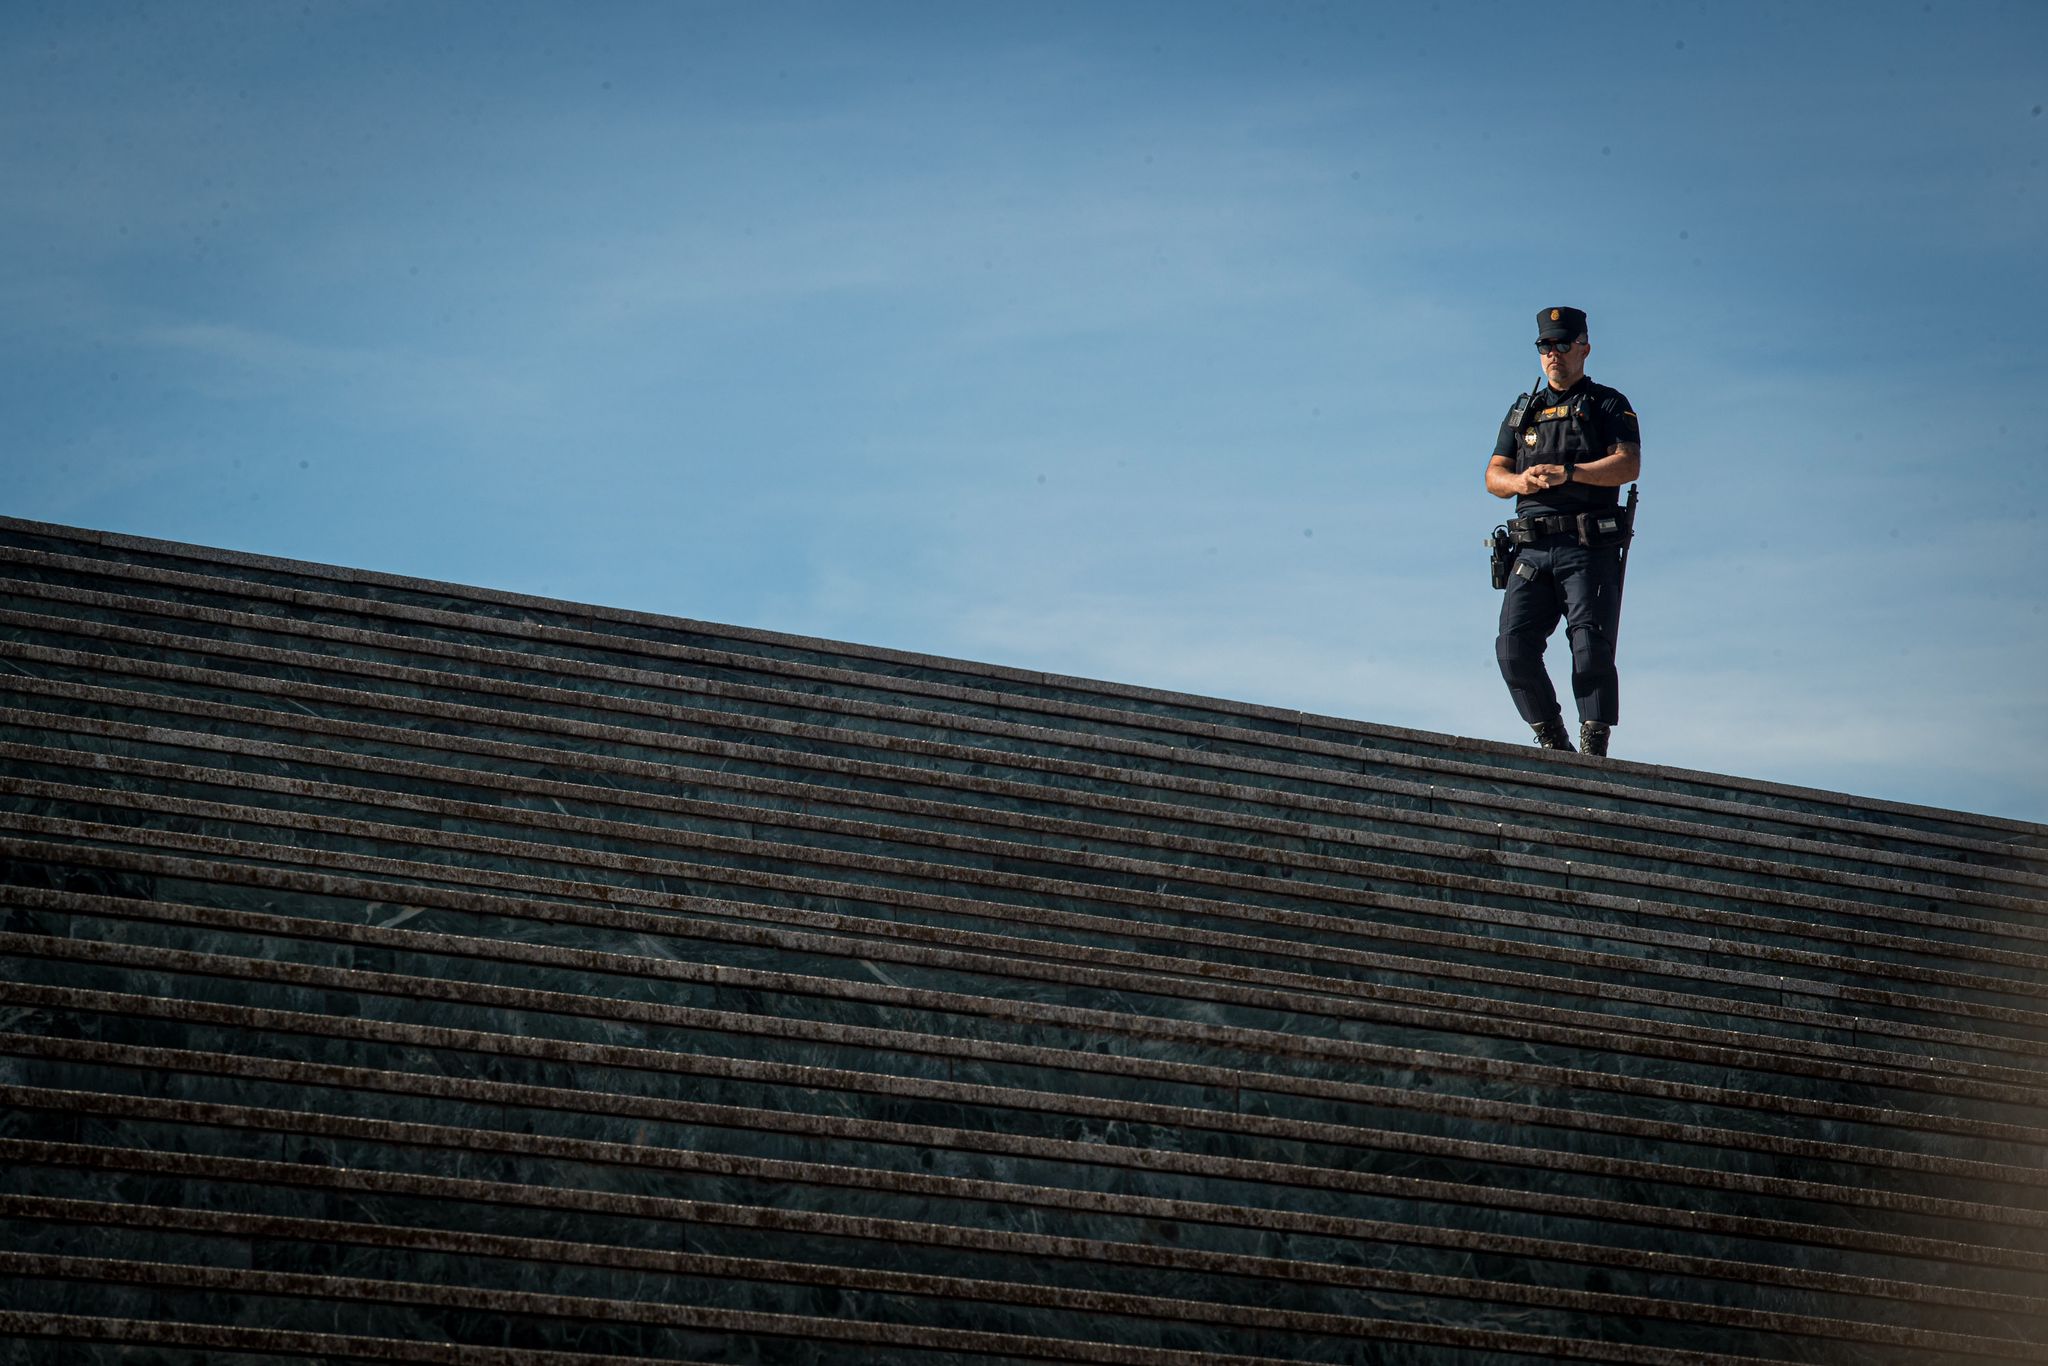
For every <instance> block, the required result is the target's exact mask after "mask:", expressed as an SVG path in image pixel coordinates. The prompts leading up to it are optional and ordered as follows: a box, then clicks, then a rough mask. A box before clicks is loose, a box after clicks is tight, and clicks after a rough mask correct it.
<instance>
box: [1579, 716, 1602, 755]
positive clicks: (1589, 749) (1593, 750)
mask: <svg viewBox="0 0 2048 1366" xmlns="http://www.w3.org/2000/svg"><path fill="white" fill-rule="evenodd" d="M1607 730H1608V727H1607V723H1606V722H1604V721H1581V722H1579V750H1580V752H1581V753H1585V754H1591V755H1593V756H1594V757H1595V758H1599V759H1605V758H1606V757H1607Z"/></svg>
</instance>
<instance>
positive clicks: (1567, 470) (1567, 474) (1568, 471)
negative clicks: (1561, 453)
mask: <svg viewBox="0 0 2048 1366" xmlns="http://www.w3.org/2000/svg"><path fill="white" fill-rule="evenodd" d="M1564 481H1565V483H1567V484H1569V483H1571V481H1572V465H1571V462H1570V461H1566V462H1565V466H1564Z"/></svg>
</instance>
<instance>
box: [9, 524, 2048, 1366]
mask: <svg viewBox="0 0 2048 1366" xmlns="http://www.w3.org/2000/svg"><path fill="white" fill-rule="evenodd" d="M0 867H4V877H0V1362H46V1361H48V1362H55V1361H63V1362H135V1361H148V1362H152V1363H155V1362H164V1363H181V1364H182V1363H187V1362H195V1363H196V1362H212V1361H220V1360H232V1361H238V1362H246V1361H277V1362H305V1361H309V1360H319V1361H402V1362H436V1363H443V1362H445V1363H458V1362H459V1363H465V1366H467V1364H468V1363H491V1364H492V1366H498V1364H499V1363H503V1364H504V1366H568V1364H569V1363H583V1362H591V1363H596V1362H626V1361H632V1362H645V1361H647V1360H650V1359H654V1360H692V1361H718V1362H761V1363H770V1362H773V1363H784V1362H816V1363H831V1364H832V1366H840V1364H841V1363H854V1364H858V1366H868V1364H870V1363H873V1364H876V1366H879V1364H881V1363H890V1364H891V1366H894V1364H895V1363H904V1364H905V1366H920V1364H934V1363H942V1362H973V1363H989V1364H993V1366H1001V1364H1002V1363H1011V1362H1048V1361H1050V1362H1062V1363H1066V1362H1075V1363H1082V1362H1085V1363H1132V1364H1143V1366H1153V1364H1155V1363H1157V1364H1159V1366H1164V1364H1165V1363H1187V1364H1189V1366H1193V1364H1195V1363H1202V1364H1203V1366H1211V1364H1214V1366H1221V1363H1280V1362H1286V1363H1304V1362H1318V1363H1323V1362H1329V1363H1336V1362H1373V1363H1381V1362H1390V1363H1391V1362H1399V1363H1408V1362H1413V1363H1427V1364H1428V1366H1446V1364H1447V1363H1466V1362H1471V1363H1487V1364H1488V1366H1512V1363H1519V1362H1539V1361H1545V1362H1547V1361H1558V1360H1568V1361H1596V1362H1630V1363H1672V1364H1673V1366H1678V1364H1680V1363H1704V1362H1710V1361H1713V1362H1725V1361H1733V1360H1761V1361H1788V1362H1844V1363H1858V1364H1859V1366H1861V1364H1863V1363H1872V1364H1874V1366H1888V1364H1889V1363H1936V1362H1941V1363H1948V1362H1973V1363H1974V1362H2007V1361H2012V1362H2041V1361H2048V1160H2044V1159H2048V1143H2044V1136H2048V1128H2044V1125H2048V827H2042V826H2038V825H2029V824H2025V823H2021V822H2016V821H2009V820H2000V819H1994V818H1991V817H1984V816H1972V815H1967V814H1963V813H1958V812H1949V811H1937V810H1931V809H1926V808H1920V807H1912V806H1905V805H1901V804H1897V803H1891V802H1882V801H1875V800H1868V799H1863V798H1857V797H1853V796H1845V795H1842V794H1837V793H1827V792H1818V791H1811V790H1805V789H1797V788H1789V787H1784V786H1780V785H1773V784H1767V783H1759V782H1750V781H1746V780H1743V779H1740V778H1732V777H1723V776H1719V775H1714V774H1707V773H1698V772H1690V771H1683V770H1678V769H1670V768H1660V767H1655V766H1651V765H1646V764H1639V763H1632V762H1628V761H1626V760H1620V761H1613V762H1604V763H1603V762H1599V761H1594V760H1587V759H1583V758H1580V757H1578V756H1555V755H1549V754H1544V753H1540V752H1537V751H1535V750H1533V749H1528V748H1520V747H1513V746H1505V745H1498V744H1493V743H1489V742H1484V741H1476V740H1469V739H1460V738H1456V737H1451V736H1444V735H1434V734H1428V733H1424V732H1418V731H1406V730H1398V729H1393V728H1389V727H1384V726H1374V725H1367V724H1362V723H1356V722H1350V721H1343V720H1339V719H1335V718H1330V717H1318V716H1310V715H1304V714H1300V713H1296V712H1287V711H1280V710H1275V709H1272V708H1265V707H1257V706H1250V705H1245V704H1240V703H1233V702H1226V701H1219V700H1216V699H1210V698H1198V697H1188V696H1181V695H1177V694H1170V693H1163V692H1156V691H1150V690H1146V689H1142V688H1133V687H1125V686H1119V685H1115V684H1109V683H1100V682H1093V681H1088V680H1082V679H1072V678H1061V677H1055V676H1051V675H1045V674H1037V673H1031V672H1027V671H1022V670H1015V669H1004V668H997V667H993V666H987V665H979V664H972V663H965V662H962V661H958V660H949V659H937V658H929V657H923V656H917V655H910V654H904V653H901V652H895V651H886V650H878V649H867V648H863V647H860V646H854V645H846V644H841V643H836V642H828V641H819V640H808V639H801V638H796V637H790V636H784V635H776V634H773V633H769V632H761V631H750V630H743V629H738V628H732V627H723V626H714V625H709V624H705V623H701V622H693V621H684V620H678V619H672V618H666V617H657V616H651V615H646V614H640V613H633V612H625V611H614V610H607V609H603V608H596V607H587V606H581V605H576V604H570V603H562V602H553V601H548V600H543V599H537V598H529V597H523V596H519V595H514V594H508V593H497V592H490V591H486V590H481V589H473V588H463V587H457V586H453V585H448V584H439V583H429V582H422V581H418V580H409V579H402V578H395V577H392V576H389V575H383V574H374V573H367V572H361V571H356V570H347V569H337V568H332V567H328V566H322V565H312V564H300V563H294V562H288V561H281V560H274V559H266V558H260V557H255V556H249V555H241V554H236V553H232V552H228V551H222V550H212V549H206V548H201V547H195V546H184V545H175V544H170V543H165V542H158V541H145V540H139V539H136V538H131V537H124V536H114V535H108V534H104V533H99V532H92V531H84V530H78V529H74V528H66V527H57V526H49V525H43V524H38V523H32V522H24V521H17V520H11V519H0Z"/></svg>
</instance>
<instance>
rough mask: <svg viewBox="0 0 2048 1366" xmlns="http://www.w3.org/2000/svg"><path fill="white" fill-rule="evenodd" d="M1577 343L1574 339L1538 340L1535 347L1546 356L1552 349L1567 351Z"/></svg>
mask: <svg viewBox="0 0 2048 1366" xmlns="http://www.w3.org/2000/svg"><path fill="white" fill-rule="evenodd" d="M1577 345H1578V342H1576V341H1540V342H1537V343H1536V349H1537V350H1538V351H1541V352H1542V353H1543V354H1544V355H1546V356H1547V355H1549V354H1550V353H1551V352H1553V351H1569V350H1571V349H1572V348H1573V347H1574V346H1577Z"/></svg>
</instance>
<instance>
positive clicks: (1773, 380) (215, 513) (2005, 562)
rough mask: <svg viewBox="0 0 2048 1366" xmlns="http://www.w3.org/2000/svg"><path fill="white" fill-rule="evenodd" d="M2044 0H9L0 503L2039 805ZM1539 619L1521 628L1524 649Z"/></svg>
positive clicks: (2047, 67) (1740, 768) (2046, 238)
mask: <svg viewBox="0 0 2048 1366" xmlns="http://www.w3.org/2000/svg"><path fill="white" fill-rule="evenodd" d="M2044 102H2048V6H2044V5H2041V4H2039V3H2035V2H2034V0H2027V2H2026V3H2009V4H1999V3H1978V4H1957V3H1933V4H1922V3H1910V4H1899V5H1888V4H1856V5H1847V4H1843V5H1829V4H1819V3H1813V4H1770V5H1761V4H1759V5H1745V4H1654V3H1638V4H1627V5H1614V6H1604V5H1574V6H1566V7H1555V8H1552V9H1550V10H1548V11H1546V10H1542V9H1538V8H1535V7H1530V6H1517V5H1508V4H1488V3H1462V2H1460V0H1442V2H1441V3H1437V4H1426V5H1425V4H1415V5H1400V6H1392V5H1388V6H1380V5H1367V4H1337V3H1329V4H1308V3H1284V2H1283V0H1269V2H1268V3H1260V4H1214V3H1201V2H1197V0H1179V2H1177V3H1171V4H1148V3H1136V2H1135V0H1133V2H1128V3H1126V2H1118V0H1099V2H1098V3H1091V4H1078V3H1050V2H1049V0H1047V2H1043V3H1022V2H1020V0H1009V3H1002V4H980V3H926V4H885V3H835V4H819V5H810V4H778V3H766V2H757V3H747V4H714V3H687V2H685V0H677V2H675V3H660V4H617V3H615V4H598V5H589V6H576V7H572V6H570V5H567V4H521V3H504V2H503V0H500V2H499V3H492V4H483V3H471V4H456V3H431V4H419V3H412V2H411V0H407V2H406V3H389V4H383V3H347V4H337V3H324V2H322V0H312V3H298V4H291V3H232V2H229V0H210V3H206V4H136V3H128V4H118V5H116V4H102V3H92V2H90V0H64V2H63V3H50V4H44V3H34V2H33V0H10V3H8V4H6V5H5V6H0V184H4V186H5V193H4V194H0V261H4V263H5V266H4V269H0V362H4V363H0V411H4V412H5V413H6V414H7V416H8V418H9V424H8V425H9V429H10V430H9V432H8V438H7V442H6V447H5V450H6V454H5V456H4V457H0V460H4V463H0V509H4V510H5V511H6V512H8V513H11V514H14V515H17V516H27V517H34V518H41V519H45V520H51V521H59V522H68V523H72V524H77V525H85V526H92V527H101V528H107V529H112V530H118V531H125V532H134V533H138V534H144V535H152V536H162V537H169V538H173V539H178V540H188V541H197V542H203V543H207V544H213V545H221V546H229V547H233V548H237V549H243V550H251V551H259V552H266V553H272V554H281V555H289V556H294V557H299V558H305V559H313V560H322V561H330V562H337V563H343V564H352V565H359V566H364V567H369V568H376V569H383V570H388V571H392V572H399V573H407V574H416V575H423V576H429V577H436V578H446V579H454V580H458V581H462V582H468V583H476V584H485V585H490V586H493V587H501V588H509V589H516V590H521V591H527V592H534V593H544V594H550V595H556V596H561V597H568V598H575V599H581V600H586V601H595V602H602V603H607V604H612V605H618V606H627V607H635V608H641V609H647V610H653V611H662V612H672V613H676V614H680V615H685V616H692V617H698V618H703V619H708V620H713V621H725V622H733V623H739V624H744V625H749V626H758V627H765V628H770V629H777V630H785V631H794V632H800V633H804V634H812V635H820V636H827V637H833V638H838V639H846V640H855V641H861V642H866V643H871V644H879V645H888V646H896V647H901V648H906V649H914V650H922V651H929V652H932V653H938V654H949V655H958V656H963V657H967V658H972V659H984V660H992V661H998V662H1002V663H1006V664H1014V665H1021V666H1026V667H1032V668H1040V669H1046V670H1051V671H1057V672H1064V673H1076V674H1084V675H1089V676H1095V677H1106V678H1113V679H1118V680H1122V681H1126V682H1134V683H1143V684H1150V685H1154V686H1159V687H1168V688H1179V689H1186V690H1189V691H1195V692H1204V693H1213V694H1220V695H1225V696H1232V697H1240V698H1247V699H1252V700H1257V701H1262V702H1267V703H1272V704H1275V705H1281V706H1290V707H1303V708H1308V709H1311V710H1315V711H1321V712H1328V713H1332V714H1336V715H1343V716H1352V717H1359V718H1363V719H1366V720H1372V721H1379V722H1386V723H1391V724H1397V725H1406V726H1418V727H1424V728H1429V729H1435V730H1444V731H1451V732H1456V733H1460V734H1466V735H1480V736H1489V737H1494V738H1500V739H1509V740H1521V739H1523V738H1525V736H1526V732H1525V731H1524V729H1523V728H1522V727H1521V725H1520V723H1519V722H1518V721H1517V719H1516V717H1515V715H1514V711H1513V709H1512V708H1511V707H1510V705H1509V703H1508V700H1507V697H1506V693H1505V690H1504V689H1503V688H1502V686H1501V684H1500V680H1499V676H1498V674H1497V672H1496V669H1495V665H1494V662H1493V647H1492V636H1493V629H1494V617H1495V614H1496V612H1497V610H1498V608H1497V603H1498V599H1497V597H1496V595H1495V594H1494V593H1492V592H1491V591H1490V590H1489V589H1488V587H1487V585H1486V571H1485V564H1484V552H1483V551H1482V550H1481V549H1480V542H1481V539H1482V537H1483V535H1484V533H1485V532H1486V530H1487V529H1488V528H1489V527H1491V526H1492V525H1493V523H1494V522H1495V521H1497V520H1498V519H1499V518H1500V517H1501V515H1502V513H1503V505H1502V504H1500V503H1497V502H1496V501H1495V500H1494V499H1492V498H1490V497H1488V496H1487V495H1486V494H1485V492H1484V491H1483V489H1482V487H1481V482H1480V472H1481V469H1482V467H1483V465H1484V463H1485V459H1486V455H1487V453H1488V451H1489V450H1490V449H1491V445H1492V440H1493V434H1494V429H1495V427H1496V425H1497V424H1498V422H1499V420H1500V417H1501V414H1502V413H1503V412H1504V411H1505V410H1506V408H1507V406H1508V405H1509V403H1510V402H1511V401H1512V400H1513V398H1514V396H1515V394H1516V393H1517V392H1518V391H1519V390H1520V389H1521V388H1523V387H1525V386H1526V385H1527V384H1528V383H1529V381H1530V380H1531V379H1532V378H1534V376H1535V373H1536V370H1535V364H1534V352H1533V349H1532V347H1531V345H1530V342H1531V340H1532V338H1533V325H1534V315H1535V311H1536V309H1537V308H1539V307H1542V306H1545V305H1549V304H1555V303H1570V304H1574V305H1577V306H1579V307H1583V308H1585V309H1587V310H1588V312H1589V313H1590V314H1591V316H1592V329H1593V344H1594V349H1593V353H1592V357H1591V361H1590V366H1589V370H1590V373H1591V374H1592V375H1593V377H1594V378H1596V379H1598V380H1601V381H1603V382H1605V383H1608V384H1612V385H1615V386H1616V387H1618V388H1620V389H1622V390H1624V391H1625V392H1626V393H1627V394H1628V395H1629V396H1630V398H1631V399H1632V400H1633V402H1634V406H1635V408H1636V410H1637V411H1638V412H1639V413H1640V414H1641V415H1642V420H1643V430H1644V475H1643V479H1642V499H1643V511H1642V518H1641V527H1642V534H1641V538H1640V540H1639V541H1638V548H1637V553H1636V558H1635V563H1634V565H1633V567H1632V568H1631V571H1630V579H1629V595H1628V610H1627V613H1626V618H1625V623H1624V629H1623V633H1622V649H1621V662H1622V669H1623V674H1622V677H1623V724H1622V726H1621V727H1620V728H1619V729H1618V730H1617V732H1616V737H1615V752H1616V753H1617V754H1621V755H1627V756H1629V757H1635V758H1644V759H1651V760H1656V761H1662V762H1668V763H1676V764H1684V765H1689V766H1694V767H1701V768H1709V769H1715V770H1720V771H1728V772H1737V773H1743V774H1748V775H1753V776H1758V777H1767V778H1773V779H1778V780H1782V781H1787V782H1797V783H1806V784H1813V785H1818V786H1827V787H1839V788H1846V789H1850V790H1854V791H1859V792H1865V793H1870V794H1873V795H1880V796H1888V797H1894V798H1898V799H1902V800H1909V801H1921V802H1928V803H1935V804H1942V805H1955V806H1962V807H1967V808H1971V809H1976V810H1983V811H1990V812H1995V813H2000V814H2007V815H2014V816H2022V817H2027V818H2030V819H2034V820H2048V758H2044V757H2043V756H2044V755H2048V683H2044V678H2048V616H2044V613H2043V602H2044V594H2043V591H2042V587H2041V582H2042V576H2043V565H2044V557H2048V524H2044V522H2043V520H2042V518H2041V515H2040V506H2039V505H2040V501H2041V500H2040V498H2039V497H2038V496H2037V494H2036V489H2035V486H2034V480H2033V479H2032V478H2031V476H2032V475H2033V474H2034V473H2035V472H2036V471H2038V470H2039V469H2041V468H2042V466H2043V463H2044V457H2048V423H2044V421H2043V418H2042V415H2041V411H2040V401H2039V395H2040V393H2041V391H2042V388H2043V383H2042V375H2043V373H2044V371H2048V266H2044V245H2048V180H2044V176H2043V171H2042V157H2043V155H2044V152H2048V116H2044V115H2043V113H2042V105H2043V103H2044ZM1564 653H1565V651H1564V643H1563V641H1562V639H1559V640H1558V641H1556V642H1554V643H1553V648H1552V650H1551V656H1552V663H1553V672H1554V673H1555V674H1557V675H1559V676H1560V678H1561V677H1562V673H1563V656H1564Z"/></svg>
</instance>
